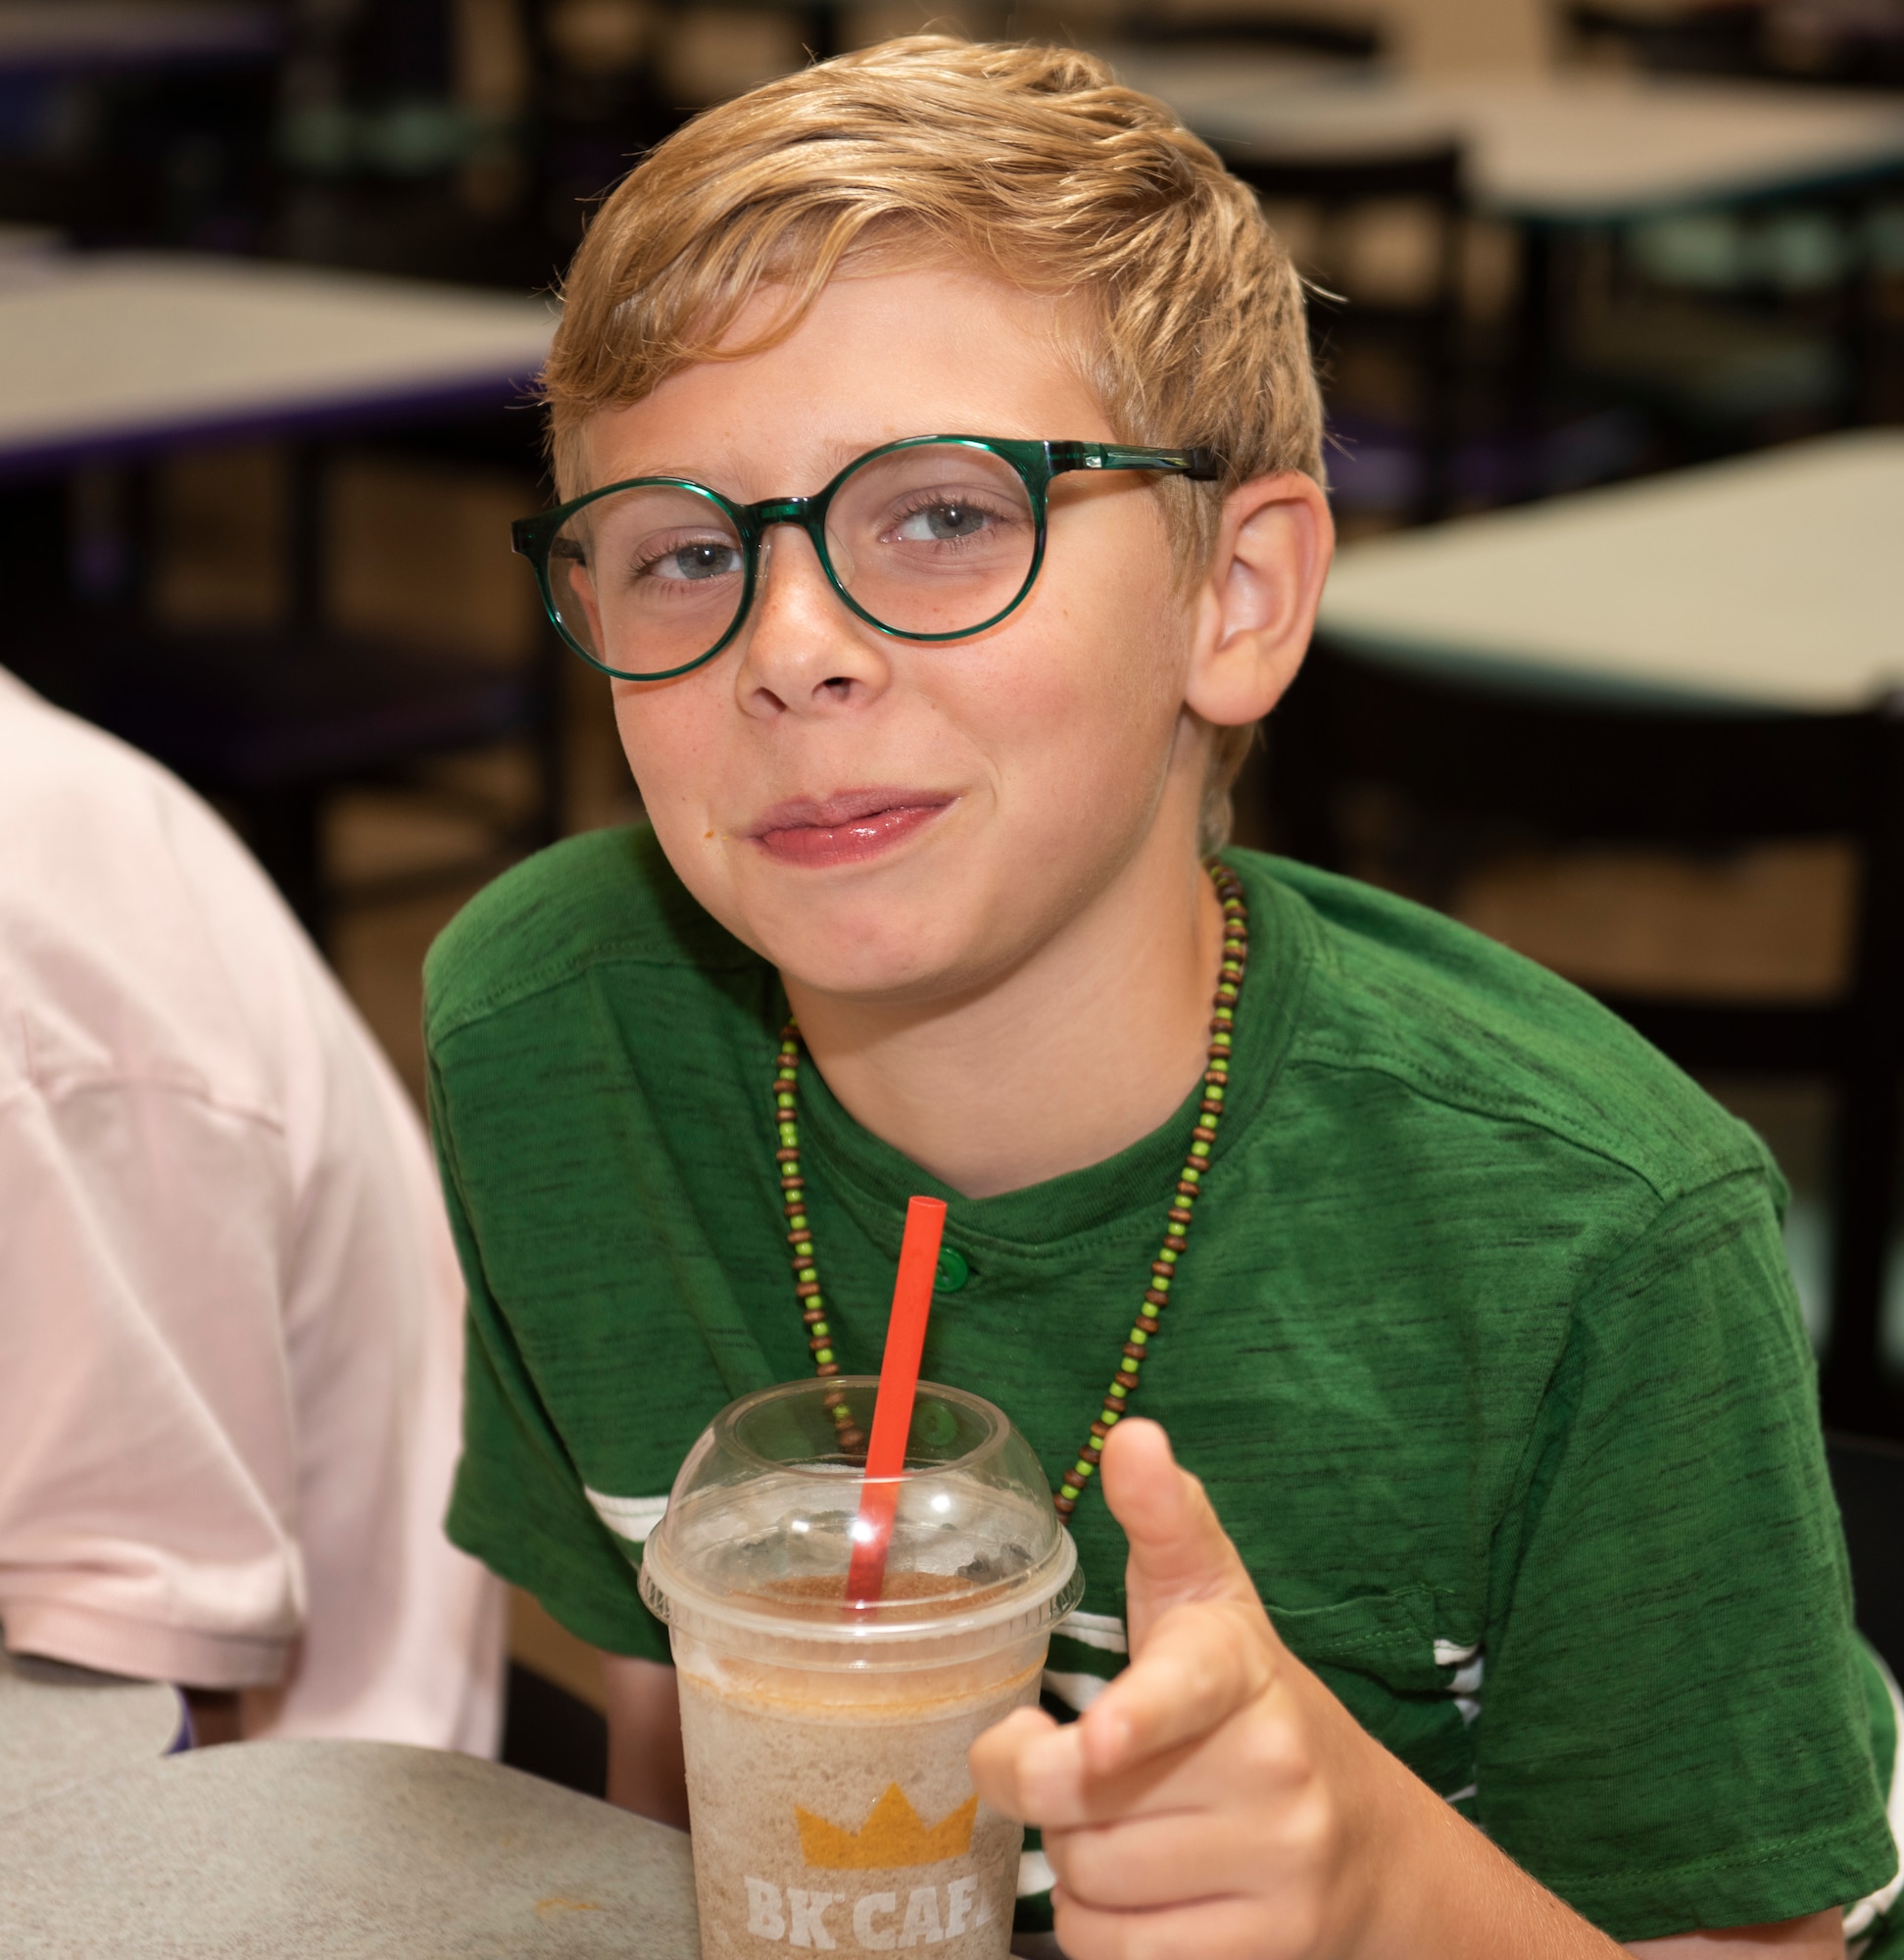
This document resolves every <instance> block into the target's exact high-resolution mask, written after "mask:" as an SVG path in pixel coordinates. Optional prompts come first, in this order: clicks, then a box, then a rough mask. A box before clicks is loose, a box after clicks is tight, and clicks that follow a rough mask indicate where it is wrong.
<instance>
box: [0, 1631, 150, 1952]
mask: <svg viewBox="0 0 1904 1960" xmlns="http://www.w3.org/2000/svg"><path fill="white" fill-rule="evenodd" d="M184 1719H185V1707H184V1703H183V1702H182V1701H180V1699H179V1698H178V1691H177V1690H176V1689H174V1688H169V1687H167V1686H166V1685H165V1684H164V1683H163V1682H153V1681H120V1680H117V1679H115V1678H114V1677H113V1676H111V1675H104V1674H94V1673H92V1672H91V1671H90V1670H89V1669H87V1668H82V1667H63V1666H62V1665H61V1664H60V1663H59V1662H58V1661H48V1660H33V1659H30V1658H27V1657H24V1656H15V1655H12V1654H8V1653H6V1652H4V1651H0V1817H5V1816H7V1815H8V1814H9V1813H10V1812H13V1811H17V1810H23V1809H25V1808H27V1807H28V1806H30V1805H32V1804H35V1803H39V1802H42V1801H44V1800H45V1799H46V1798H48V1797H51V1796H55V1795H57V1794H58V1793H59V1792H60V1791H61V1790H64V1789H71V1788H73V1786H74V1785H76V1784H82V1783H87V1782H90V1781H91V1780H92V1779H93V1778H95V1777H100V1776H112V1775H116V1774H119V1773H121V1772H122V1771H126V1770H130V1769H135V1768H138V1767H140V1766H142V1765H145V1764H150V1763H152V1762H155V1761H156V1760H157V1759H158V1758H159V1757H161V1756H163V1755H164V1754H165V1753H166V1751H167V1750H168V1749H170V1748H171V1747H172V1745H173V1744H174V1743H175V1742H177V1741H178V1740H179V1734H180V1730H181V1728H182V1726H183V1723H184ZM5 1838H6V1827H5V1826H4V1825H0V1843H3V1842H4V1841H5ZM0 1923H4V1921H0Z"/></svg>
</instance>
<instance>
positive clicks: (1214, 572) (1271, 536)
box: [1184, 470, 1336, 727]
mask: <svg viewBox="0 0 1904 1960" xmlns="http://www.w3.org/2000/svg"><path fill="white" fill-rule="evenodd" d="M1335 549H1336V527H1335V524H1334V521H1333V520H1332V519H1331V517H1330V515H1329V500H1328V499H1327V498H1326V497H1325V496H1324V495H1323V491H1322V486H1321V485H1320V484H1319V483H1317V482H1316V481H1315V479H1314V478H1313V477H1310V476H1304V475H1302V474H1301V473H1300V472H1299V471H1296V470H1284V471H1281V472H1280V473H1278V474H1277V475H1274V476H1257V477H1252V478H1251V479H1250V480H1249V481H1248V482H1247V483H1242V484H1239V485H1238V486H1237V488H1236V489H1234V490H1233V491H1231V493H1230V494H1229V496H1228V497H1226V498H1225V499H1224V501H1223V518H1222V523H1221V525H1220V526H1219V528H1218V531H1217V538H1216V549H1215V551H1214V552H1213V553H1212V554H1211V557H1210V563H1209V567H1208V569H1207V571H1205V573H1204V575H1203V578H1202V580H1201V582H1200V584H1199V586H1198V589H1197V594H1196V614H1197V617H1196V639H1195V642H1194V645H1193V647H1192V653H1191V665H1190V675H1189V679H1188V683H1187V685H1186V687H1185V690H1184V705H1185V707H1187V708H1189V709H1190V710H1191V711H1193V712H1194V713H1196V714H1197V715H1199V716H1201V718H1202V719H1203V720H1205V721H1208V722H1213V723H1215V724H1216V725H1217V726H1218V727H1235V726H1239V725H1241V724H1242V723H1244V722H1249V721H1257V720H1260V719H1261V718H1262V716H1263V715H1265V714H1267V713H1268V712H1269V711H1270V710H1271V709H1272V708H1274V707H1275V706H1276V704H1277V702H1279V701H1280V700H1281V699H1282V698H1283V693H1284V690H1285V689H1286V688H1287V687H1288V686H1289V684H1290V682H1291V681H1293V680H1294V678H1295V671H1296V669H1297V668H1298V667H1299V666H1300V665H1301V664H1302V656H1303V654H1304V653H1305V652H1306V651H1307V649H1308V645H1309V635H1310V633H1311V632H1312V631H1313V630H1314V627H1315V621H1316V607H1317V606H1318V605H1319V604H1320V603H1321V599H1322V582H1323V580H1324V578H1325V577H1327V576H1328V572H1329V562H1330V560H1331V558H1332V557H1333V556H1334V555H1335Z"/></svg>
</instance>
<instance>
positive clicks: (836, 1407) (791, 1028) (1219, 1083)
mask: <svg viewBox="0 0 1904 1960" xmlns="http://www.w3.org/2000/svg"><path fill="white" fill-rule="evenodd" d="M1208 870H1209V874H1210V881H1211V882H1212V883H1213V884H1214V885H1215V887H1216V894H1217V897H1218V898H1219V899H1220V900H1221V901H1222V905H1223V963H1222V965H1221V967H1219V968H1218V971H1217V982H1216V999H1215V1001H1214V1002H1213V1004H1212V1005H1211V1008H1210V1046H1209V1053H1208V1054H1207V1055H1206V1056H1205V1058H1204V1062H1203V1096H1202V1100H1201V1101H1200V1102H1199V1103H1198V1104H1197V1106H1196V1127H1195V1128H1194V1129H1193V1130H1192V1131H1191V1133H1190V1149H1189V1151H1188V1152H1186V1154H1185V1157H1184V1166H1183V1169H1182V1170H1181V1171H1179V1172H1178V1174H1177V1188H1176V1191H1175V1192H1174V1194H1173V1195H1172V1197H1171V1201H1170V1210H1169V1212H1168V1214H1167V1219H1168V1222H1167V1223H1166V1224H1165V1226H1164V1228H1163V1244H1162V1246H1161V1247H1159V1248H1158V1250H1157V1256H1156V1257H1155V1258H1154V1259H1153V1260H1152V1261H1151V1262H1150V1284H1149V1285H1148V1286H1147V1287H1146V1288H1145V1290H1144V1307H1143V1310H1142V1311H1141V1312H1140V1313H1139V1314H1138V1316H1137V1320H1136V1323H1135V1324H1134V1325H1133V1326H1132V1328H1131V1333H1130V1338H1129V1340H1127V1341H1126V1342H1125V1343H1124V1357H1123V1359H1122V1360H1120V1361H1119V1362H1118V1364H1117V1372H1116V1374H1115V1375H1113V1376H1112V1377H1111V1382H1110V1387H1109V1388H1108V1389H1107V1390H1106V1391H1105V1394H1104V1405H1103V1408H1102V1409H1101V1410H1100V1411H1099V1413H1098V1420H1097V1421H1096V1422H1094V1423H1093V1424H1092V1425H1091V1437H1090V1441H1089V1442H1088V1443H1086V1445H1085V1446H1084V1447H1083V1448H1082V1449H1081V1450H1080V1451H1079V1452H1078V1460H1077V1462H1076V1463H1074V1464H1073V1465H1072V1467H1071V1470H1070V1472H1069V1474H1068V1475H1067V1476H1066V1477H1065V1479H1064V1481H1063V1482H1062V1483H1061V1484H1060V1485H1059V1486H1058V1489H1057V1493H1056V1495H1055V1496H1054V1498H1053V1499H1052V1501H1053V1503H1054V1504H1055V1505H1056V1508H1057V1514H1058V1516H1059V1517H1060V1518H1062V1519H1065V1520H1067V1521H1068V1520H1069V1518H1070V1516H1071V1513H1072V1511H1073V1510H1075V1509H1076V1508H1077V1503H1078V1499H1079V1498H1080V1497H1081V1496H1083V1495H1084V1492H1085V1487H1086V1485H1088V1484H1089V1483H1090V1481H1091V1480H1092V1478H1093V1477H1095V1476H1096V1475H1097V1473H1098V1458H1099V1457H1100V1455H1101V1454H1102V1452H1103V1446H1104V1438H1105V1437H1107V1436H1108V1435H1109V1434H1110V1432H1111V1431H1112V1429H1114V1428H1115V1427H1116V1425H1117V1423H1118V1422H1119V1421H1120V1420H1121V1419H1122V1417H1123V1416H1124V1414H1125V1412H1126V1410H1127V1408H1128V1406H1129V1403H1130V1399H1131V1397H1132V1396H1134V1395H1135V1394H1136V1393H1137V1384H1138V1377H1139V1375H1140V1373H1141V1372H1142V1371H1143V1367H1144V1357H1145V1355H1146V1353H1147V1352H1148V1350H1149V1345H1150V1343H1151V1342H1152V1341H1153V1340H1154V1339H1155V1338H1156V1335H1157V1331H1158V1329H1159V1327H1160V1326H1161V1325H1162V1321H1163V1310H1164V1308H1165V1307H1166V1306H1168V1305H1169V1304H1170V1283H1171V1281H1172V1280H1173V1279H1174V1278H1175V1277H1176V1270H1177V1262H1178V1260H1180V1259H1181V1258H1182V1257H1183V1255H1184V1248H1185V1245H1186V1243H1187V1242H1188V1240H1189V1237H1190V1222H1191V1214H1192V1209H1193V1207H1194V1206H1195V1205H1196V1194H1197V1190H1198V1188H1199V1187H1200V1185H1201V1184H1202V1181H1203V1172H1204V1170H1205V1168H1206V1167H1207V1166H1208V1163H1209V1156H1210V1151H1211V1148H1212V1146H1214V1144H1215V1142H1216V1126H1217V1124H1218V1122H1219V1121H1220V1120H1221V1118H1222V1115H1223V1092H1224V1090H1225V1089H1226V1088H1227V1087H1228V1085H1229V1080H1230V1050H1231V1043H1232V1036H1233V1033H1234V1030H1235V1025H1236V1006H1237V996H1238V995H1239V994H1240V993H1241V992H1242V991H1243V974H1244V968H1245V966H1246V965H1247V963H1248V959H1249V910H1248V907H1246V906H1245V904H1244V899H1243V883H1242V880H1241V879H1239V878H1238V876H1237V874H1236V873H1235V872H1234V871H1232V870H1231V869H1230V867H1229V866H1228V865H1227V864H1224V863H1221V862H1219V861H1218V860H1217V859H1215V858H1212V859H1211V860H1210V862H1209V865H1208ZM800 1058H801V1041H800V1029H799V1027H798V1026H797V1025H796V1024H795V1022H794V1021H793V1019H792V1018H791V1017H789V1019H788V1021H787V1025H786V1026H785V1027H784V1028H782V1029H781V1031H780V1060H779V1066H778V1068H777V1069H776V1070H775V1073H774V1078H773V1111H774V1122H775V1126H776V1128H777V1129H778V1131H779V1136H780V1147H779V1149H778V1150H776V1151H775V1152H774V1160H775V1162H776V1163H777V1164H778V1165H779V1167H780V1197H781V1201H782V1203H783V1204H784V1206H785V1208H786V1214H787V1247H788V1251H789V1255H790V1256H791V1258H792V1260H793V1268H794V1297H795V1299H798V1300H799V1301H800V1317H801V1319H802V1320H803V1321H804V1322H805V1323H806V1346H807V1348H808V1349H809V1350H810V1351H811V1353H812V1356H813V1372H814V1374H815V1375H817V1376H819V1377H820V1378H821V1379H823V1380H825V1379H829V1378H831V1377H833V1376H835V1375H837V1374H838V1373H839V1372H840V1361H839V1356H838V1354H837V1353H836V1352H835V1350H834V1347H833V1331H832V1329H831V1327H830V1326H829V1325H828V1324H827V1318H826V1299H825V1296H824V1295H823V1294H822V1293H821V1291H820V1278H819V1269H818V1267H817V1266H816V1265H815V1263H814V1258H813V1232H812V1226H811V1223H810V1221H809V1220H808V1218H807V1216H806V1179H805V1177H804V1176H803V1175H802V1172H801V1167H800ZM831 1414H832V1417H833V1421H834V1423H835V1425H836V1427H837V1428H838V1430H839V1432H840V1441H841V1443H842V1444H843V1445H844V1446H846V1447H847V1448H848V1449H853V1448H855V1447H857V1446H859V1445H860V1444H861V1443H862V1442H863V1440H864V1439H863V1438H862V1437H861V1436H860V1434H859V1432H858V1431H857V1430H856V1429H855V1428H854V1422H853V1414H852V1411H851V1409H850V1408H849V1407H848V1405H847V1402H846V1399H845V1397H842V1398H841V1399H840V1400H839V1401H837V1402H835V1403H833V1404H832V1405H831Z"/></svg>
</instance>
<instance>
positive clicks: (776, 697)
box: [736, 524, 891, 714]
mask: <svg viewBox="0 0 1904 1960" xmlns="http://www.w3.org/2000/svg"><path fill="white" fill-rule="evenodd" d="M890 673H891V666H890V662H889V660H888V655H887V651H886V648H885V646H884V644H883V643H882V642H881V640H880V639H879V637H878V635H876V634H875V633H874V632H873V631H872V629H871V628H870V627H868V626H866V625H865V624H863V623H862V622H861V621H860V620H859V619H857V618H856V617H854V614H853V613H852V612H851V611H850V610H849V609H848V607H847V605H846V602H845V601H844V600H842V599H841V597H840V595H839V594H838V593H837V592H836V591H834V589H833V586H832V584H831V582H830V581H829V580H828V578H827V575H826V571H825V568H824V567H823V566H822V565H821V564H820V561H819V555H818V553H816V552H815V551H814V549H813V544H812V540H811V539H810V538H808V537H807V536H806V532H805V531H803V530H801V529H800V527H799V526H798V525H796V524H775V525H772V526H771V527H770V528H769V529H768V531H767V533H766V536H765V537H764V538H763V539H762V541H761V549H760V570H759V575H758V578H757V581H756V585H755V591H754V610H753V613H751V615H750V616H749V618H748V621H747V623H746V625H745V626H744V627H743V628H742V629H741V662H740V669H739V673H738V676H737V679H736V693H737V697H738V699H739V701H740V705H741V707H742V708H743V710H745V711H747V712H749V713H757V714H776V713H788V712H791V713H797V714H798V713H811V712H815V711H822V712H824V711H837V710H838V709H840V708H843V707H845V706H847V705H848V704H850V703H861V702H864V701H865V700H867V699H869V698H870V697H872V696H873V695H876V694H878V693H879V692H880V691H882V690H883V689H884V687H885V685H886V682H887V680H888V678H889V677H890Z"/></svg>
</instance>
